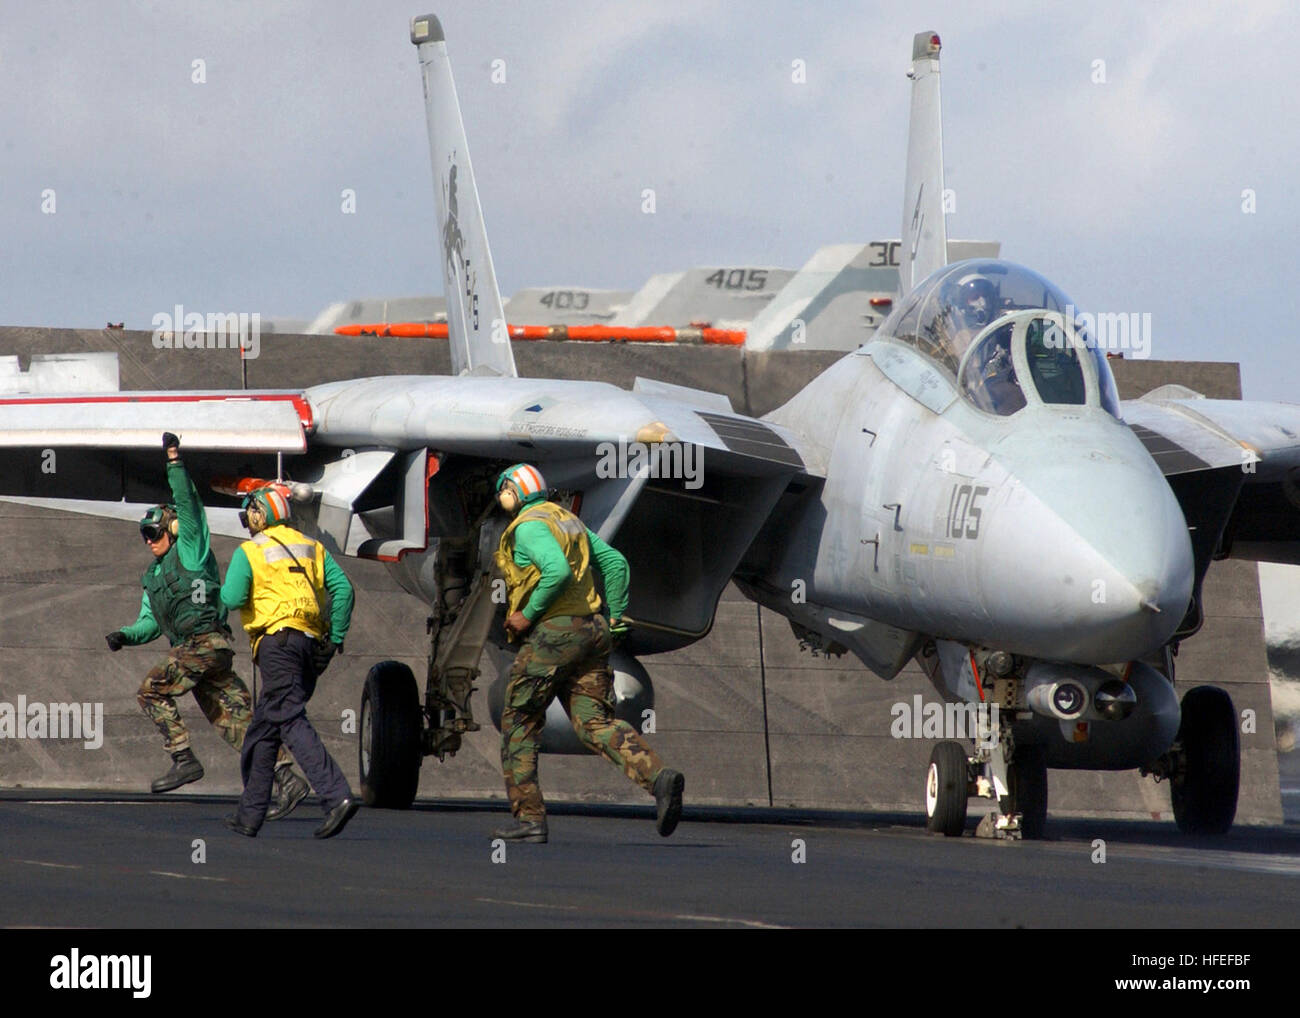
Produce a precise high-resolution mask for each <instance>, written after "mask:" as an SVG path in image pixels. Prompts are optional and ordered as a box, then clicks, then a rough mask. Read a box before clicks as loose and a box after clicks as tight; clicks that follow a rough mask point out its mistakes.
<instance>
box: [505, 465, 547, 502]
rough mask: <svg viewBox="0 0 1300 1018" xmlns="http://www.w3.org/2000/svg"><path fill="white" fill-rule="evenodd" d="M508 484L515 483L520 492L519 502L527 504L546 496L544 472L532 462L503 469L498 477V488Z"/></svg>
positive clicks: (516, 489)
mask: <svg viewBox="0 0 1300 1018" xmlns="http://www.w3.org/2000/svg"><path fill="white" fill-rule="evenodd" d="M507 484H513V485H514V486H515V491H517V492H519V504H520V505H527V504H528V503H529V502H536V501H539V500H541V499H544V498H546V494H547V488H546V481H545V480H544V479H543V478H542V472H541V471H540V470H538V469H537V468H536V467H535V466H533V465H532V464H530V463H516V464H515V465H514V466H513V467H511V468H510V469H508V470H503V471H501V474H500V475H499V476H498V477H497V487H496V490H497V491H498V492H499V491H500V490H501V489H502V488H504V487H505V486H506V485H507Z"/></svg>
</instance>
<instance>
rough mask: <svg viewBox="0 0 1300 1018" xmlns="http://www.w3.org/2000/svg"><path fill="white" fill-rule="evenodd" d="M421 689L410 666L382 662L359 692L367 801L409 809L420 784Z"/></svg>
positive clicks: (362, 763)
mask: <svg viewBox="0 0 1300 1018" xmlns="http://www.w3.org/2000/svg"><path fill="white" fill-rule="evenodd" d="M421 720H422V719H421V716H420V693H419V689H418V688H417V687H416V684H415V676H414V675H413V674H412V673H411V669H410V668H408V667H407V666H406V665H404V664H402V663H401V662H400V661H380V662H379V664H377V665H375V666H374V667H373V668H371V669H370V673H369V674H368V675H367V676H366V687H365V691H364V692H363V693H362V694H361V739H360V743H359V755H360V764H361V797H362V799H363V800H364V801H365V804H366V805H367V806H378V807H380V808H383V809H410V807H411V803H412V802H414V801H415V792H416V789H417V788H418V787H419V785H420V761H421V758H422V755H421V753H420V727H421Z"/></svg>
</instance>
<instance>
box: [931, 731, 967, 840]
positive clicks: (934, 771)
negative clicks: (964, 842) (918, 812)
mask: <svg viewBox="0 0 1300 1018" xmlns="http://www.w3.org/2000/svg"><path fill="white" fill-rule="evenodd" d="M970 785H971V780H970V764H969V761H968V759H967V756H966V748H965V747H964V746H963V745H962V744H961V743H960V742H941V743H939V744H938V745H937V746H935V747H934V752H932V753H931V754H930V769H929V771H928V772H927V773H926V776H925V817H926V819H925V826H926V827H927V828H928V829H930V830H931V831H934V832H935V833H936V834H943V835H945V836H946V837H949V838H958V837H961V832H962V830H963V829H964V828H965V827H966V800H967V799H969V798H970Z"/></svg>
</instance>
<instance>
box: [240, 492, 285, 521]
mask: <svg viewBox="0 0 1300 1018" xmlns="http://www.w3.org/2000/svg"><path fill="white" fill-rule="evenodd" d="M254 506H256V507H257V508H258V509H260V510H261V511H262V515H263V516H265V517H266V525H267V526H268V527H273V526H275V525H276V524H277V523H288V522H289V518H290V515H291V513H290V511H289V500H288V499H287V498H285V497H284V495H283V494H282V493H281V492H280V491H279V490H277V489H275V488H258V489H257V490H256V491H250V492H249V493H248V494H247V495H245V496H244V503H243V505H242V506H240V508H241V509H242V510H243V511H242V512H241V513H240V514H239V522H240V523H242V524H243V525H244V526H245V527H247V526H248V510H249V509H251V508H253V507H254Z"/></svg>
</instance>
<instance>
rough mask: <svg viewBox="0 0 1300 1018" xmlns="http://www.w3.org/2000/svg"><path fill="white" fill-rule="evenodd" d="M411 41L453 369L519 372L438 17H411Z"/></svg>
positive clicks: (498, 373) (452, 370) (460, 373)
mask: <svg viewBox="0 0 1300 1018" xmlns="http://www.w3.org/2000/svg"><path fill="white" fill-rule="evenodd" d="M411 42H413V43H415V46H416V49H417V50H418V51H419V54H420V70H421V72H422V73H423V77H424V112H425V116H426V117H427V119H428V122H429V155H430V157H431V159H432V161H433V178H434V185H433V190H434V199H435V201H436V202H437V210H438V232H439V234H440V237H439V241H440V246H441V248H442V279H443V286H444V288H445V291H446V294H447V332H448V336H449V338H450V341H451V373H452V374H453V375H464V374H475V375H479V374H494V375H509V376H515V375H517V374H518V372H517V371H516V370H515V358H514V354H513V353H512V352H511V349H510V333H509V330H508V329H507V327H506V316H505V312H504V310H502V307H501V293H500V291H499V290H498V289H497V277H496V272H495V271H494V270H493V268H492V253H491V251H489V250H488V241H487V230H486V228H485V227H484V226H483V210H482V208H480V206H479V199H478V187H477V185H476V184H475V183H474V170H473V167H472V166H471V165H470V159H469V146H468V144H467V143H466V141H465V124H464V122H463V121H462V120H461V116H460V102H459V100H458V99H457V98H456V83H455V81H454V80H453V79H452V76H451V62H450V60H449V59H448V57H447V43H446V40H445V38H444V36H443V33H442V25H441V24H440V23H439V21H438V19H437V18H436V17H434V16H433V15H432V14H428V15H424V16H422V17H418V18H413V19H412V20H411Z"/></svg>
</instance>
